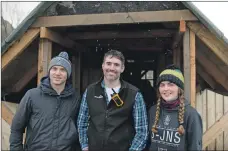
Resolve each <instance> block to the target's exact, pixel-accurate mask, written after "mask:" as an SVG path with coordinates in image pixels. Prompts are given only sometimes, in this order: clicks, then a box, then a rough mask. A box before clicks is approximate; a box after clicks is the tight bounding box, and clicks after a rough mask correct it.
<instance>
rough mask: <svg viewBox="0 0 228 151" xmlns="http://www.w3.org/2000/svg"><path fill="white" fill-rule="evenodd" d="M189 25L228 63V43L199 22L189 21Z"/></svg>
mask: <svg viewBox="0 0 228 151" xmlns="http://www.w3.org/2000/svg"><path fill="white" fill-rule="evenodd" d="M187 26H188V27H189V28H190V29H191V30H192V31H193V32H194V33H195V34H196V35H197V36H198V37H199V38H200V39H201V40H202V41H203V42H204V43H205V44H206V45H207V46H208V47H209V48H210V50H211V51H212V52H213V53H215V54H216V56H217V57H218V58H219V59H221V60H222V61H223V62H224V64H225V65H228V51H227V47H228V45H227V44H225V43H224V42H222V41H221V40H219V39H218V38H217V37H216V36H215V35H214V34H212V33H211V32H210V31H209V30H208V29H207V28H205V27H204V26H203V25H202V24H201V23H198V22H188V23H187Z"/></svg>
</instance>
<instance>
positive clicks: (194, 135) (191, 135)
mask: <svg viewBox="0 0 228 151" xmlns="http://www.w3.org/2000/svg"><path fill="white" fill-rule="evenodd" d="M189 116H190V117H189V119H188V121H187V142H186V143H187V150H195V151H196V150H202V136H203V127H202V119H201V116H200V115H199V113H198V112H197V111H196V110H195V109H194V108H192V112H191V113H190V115H189Z"/></svg>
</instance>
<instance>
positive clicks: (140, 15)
mask: <svg viewBox="0 0 228 151" xmlns="http://www.w3.org/2000/svg"><path fill="white" fill-rule="evenodd" d="M180 20H186V21H196V20H197V18H196V17H195V16H194V15H193V14H192V13H191V12H190V11H189V10H187V9H186V10H165V11H144V12H124V13H102V14H83V15H64V16H48V17H39V18H38V19H37V21H36V22H35V23H34V24H33V25H32V27H60V26H64V27H66V26H77V25H105V24H124V23H153V22H154V23H157V22H174V21H180Z"/></svg>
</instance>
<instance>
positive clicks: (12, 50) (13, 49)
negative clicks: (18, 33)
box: [2, 28, 40, 71]
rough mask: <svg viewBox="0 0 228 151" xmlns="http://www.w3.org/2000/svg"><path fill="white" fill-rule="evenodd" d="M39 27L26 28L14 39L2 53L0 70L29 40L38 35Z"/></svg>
mask: <svg viewBox="0 0 228 151" xmlns="http://www.w3.org/2000/svg"><path fill="white" fill-rule="evenodd" d="M39 32H40V29H39V28H34V29H28V31H26V32H25V33H24V35H23V36H22V37H21V38H20V39H19V40H18V41H16V42H15V43H14V44H13V45H12V46H11V47H9V48H8V50H7V51H6V52H5V53H4V54H3V55H2V71H3V70H4V69H5V67H6V66H7V65H8V64H9V63H10V62H11V61H13V60H14V59H15V58H16V57H17V56H18V55H20V54H21V53H22V52H23V51H24V50H25V49H26V48H27V47H28V46H29V44H31V42H32V41H33V40H34V39H35V38H36V37H37V36H38V35H39Z"/></svg>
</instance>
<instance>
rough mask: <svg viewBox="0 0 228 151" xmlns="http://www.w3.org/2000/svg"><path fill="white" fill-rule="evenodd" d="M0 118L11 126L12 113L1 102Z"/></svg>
mask: <svg viewBox="0 0 228 151" xmlns="http://www.w3.org/2000/svg"><path fill="white" fill-rule="evenodd" d="M1 104H2V118H3V119H4V120H5V121H6V122H7V123H8V124H9V125H11V124H12V120H13V116H14V114H13V112H12V111H11V110H10V109H9V108H8V107H7V106H6V104H5V103H4V101H2V103H1Z"/></svg>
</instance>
